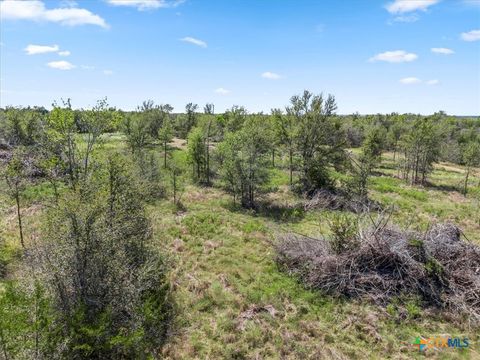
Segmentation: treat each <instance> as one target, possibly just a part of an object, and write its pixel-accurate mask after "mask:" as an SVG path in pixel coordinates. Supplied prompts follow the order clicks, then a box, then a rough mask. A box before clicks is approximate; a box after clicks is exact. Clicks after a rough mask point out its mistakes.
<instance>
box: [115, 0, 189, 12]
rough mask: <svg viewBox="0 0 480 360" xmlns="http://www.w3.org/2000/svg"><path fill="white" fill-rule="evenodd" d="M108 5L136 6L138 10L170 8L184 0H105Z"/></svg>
mask: <svg viewBox="0 0 480 360" xmlns="http://www.w3.org/2000/svg"><path fill="white" fill-rule="evenodd" d="M107 2H108V3H109V4H110V5H114V6H130V7H136V8H137V9H138V10H152V9H159V8H172V7H176V6H178V5H180V4H181V3H183V2H184V0H176V1H166V0H107Z"/></svg>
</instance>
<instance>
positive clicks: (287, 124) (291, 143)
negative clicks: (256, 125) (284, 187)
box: [272, 109, 297, 186]
mask: <svg viewBox="0 0 480 360" xmlns="http://www.w3.org/2000/svg"><path fill="white" fill-rule="evenodd" d="M272 117H273V121H274V127H275V130H276V135H277V137H278V139H279V141H280V143H281V144H282V145H283V146H284V147H285V148H286V150H287V152H288V164H289V165H288V167H289V172H290V186H292V185H293V166H294V165H293V155H294V152H295V138H296V131H297V130H296V123H295V117H294V116H292V115H291V114H290V115H289V114H287V115H285V114H282V112H281V110H280V109H274V110H272Z"/></svg>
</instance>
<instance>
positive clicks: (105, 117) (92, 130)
mask: <svg viewBox="0 0 480 360" xmlns="http://www.w3.org/2000/svg"><path fill="white" fill-rule="evenodd" d="M81 122H82V128H83V131H84V132H85V133H86V137H85V142H86V148H85V153H84V155H83V173H84V174H86V173H87V172H88V165H89V160H90V157H91V154H92V151H93V147H94V146H95V144H97V143H98V141H99V139H100V136H101V135H102V134H103V133H105V132H106V131H107V130H108V129H109V128H111V127H115V126H116V124H117V123H118V122H119V115H118V113H117V112H114V111H111V110H109V109H108V103H107V98H104V99H101V100H98V101H97V104H96V105H95V106H94V107H93V108H92V109H90V110H84V111H82V116H81Z"/></svg>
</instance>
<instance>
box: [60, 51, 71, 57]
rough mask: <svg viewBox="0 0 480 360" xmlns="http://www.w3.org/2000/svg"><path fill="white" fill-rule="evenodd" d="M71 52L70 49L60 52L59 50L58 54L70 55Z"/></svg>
mask: <svg viewBox="0 0 480 360" xmlns="http://www.w3.org/2000/svg"><path fill="white" fill-rule="evenodd" d="M70 54H71V53H70V51H68V50H64V51H59V52H58V55H60V56H69V55H70Z"/></svg>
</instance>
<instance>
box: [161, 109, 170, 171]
mask: <svg viewBox="0 0 480 360" xmlns="http://www.w3.org/2000/svg"><path fill="white" fill-rule="evenodd" d="M158 138H159V139H160V141H161V142H162V144H163V167H164V168H165V169H166V168H167V150H168V143H169V142H170V141H172V139H173V125H172V122H171V120H170V118H169V117H167V118H165V120H164V121H163V124H162V128H161V129H160V131H159V135H158Z"/></svg>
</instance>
